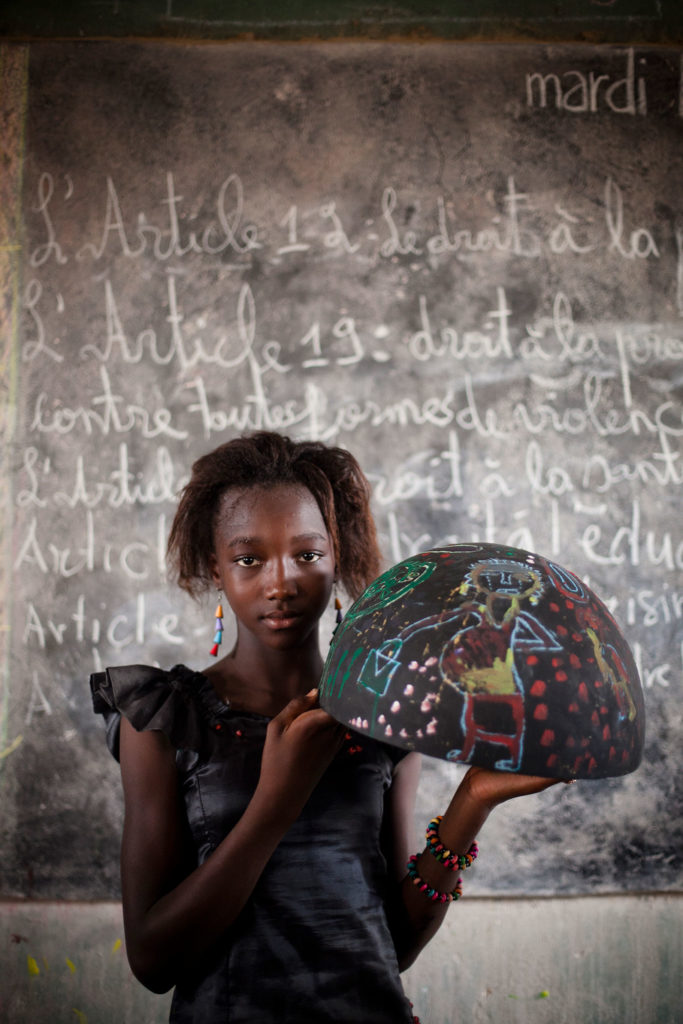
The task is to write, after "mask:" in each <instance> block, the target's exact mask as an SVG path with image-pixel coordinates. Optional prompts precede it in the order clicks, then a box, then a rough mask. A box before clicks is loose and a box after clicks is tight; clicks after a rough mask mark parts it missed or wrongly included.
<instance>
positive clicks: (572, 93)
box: [526, 49, 647, 115]
mask: <svg viewBox="0 0 683 1024" xmlns="http://www.w3.org/2000/svg"><path fill="white" fill-rule="evenodd" d="M640 63H641V64H644V63H645V61H644V58H641V59H640ZM526 105H527V107H552V106H554V107H555V108H556V109H557V110H567V111H569V112H570V113H574V114H585V113H591V114H594V113H597V112H598V111H600V110H603V111H610V112H611V113H613V114H633V115H635V114H639V115H644V114H647V92H646V83H645V79H644V78H643V77H641V76H639V75H636V71H635V57H634V54H633V50H632V49H630V50H627V51H626V73H625V74H624V75H623V76H622V77H620V78H616V77H614V76H613V75H612V74H606V73H605V72H604V71H602V72H598V71H592V70H591V71H576V70H571V71H564V72H562V74H556V73H555V72H550V73H548V74H543V73H541V72H540V71H533V72H530V73H528V74H527V75H526Z"/></svg>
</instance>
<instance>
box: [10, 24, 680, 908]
mask: <svg viewBox="0 0 683 1024" xmlns="http://www.w3.org/2000/svg"><path fill="white" fill-rule="evenodd" d="M4 52H5V61H6V64H5V65H3V67H4V68H5V69H6V68H7V67H9V66H10V65H11V67H14V69H15V70H14V78H13V79H12V81H14V83H15V88H14V89H5V90H4V91H3V93H2V95H3V102H4V103H5V105H6V106H8V105H9V106H12V104H13V106H12V109H11V110H10V111H9V113H7V116H6V118H5V122H6V124H7V125H8V126H9V127H12V126H13V131H14V135H13V136H12V138H14V142H13V143H12V153H14V155H15V157H16V154H17V153H19V154H20V155H21V154H23V155H24V157H25V159H24V161H23V170H22V168H21V166H20V162H19V164H18V163H17V161H16V160H15V165H16V174H15V177H14V178H13V179H12V180H13V181H14V182H15V184H16V188H17V191H16V194H15V195H14V198H13V197H12V195H10V196H9V199H10V200H11V202H9V204H8V205H6V206H5V207H4V208H5V209H6V211H8V212H6V213H5V214H3V217H4V221H3V223H5V225H6V227H5V231H6V237H5V239H4V240H3V247H2V252H3V254H4V256H3V259H4V260H5V265H6V266H7V267H8V268H9V271H8V273H9V278H8V279H11V280H12V281H14V291H13V289H12V287H8V288H6V289H5V292H4V296H5V302H6V306H7V309H8V310H9V313H8V315H7V317H6V323H7V325H8V326H7V331H6V334H5V338H6V347H7V357H6V359H5V363H4V366H5V374H6V382H5V383H6V387H7V389H8V390H7V397H8V399H9V404H8V409H9V411H10V413H12V415H10V416H9V417H8V418H7V419H6V422H5V434H6V440H7V445H6V452H7V459H6V464H5V470H4V477H3V483H4V485H5V493H6V495H7V496H8V499H7V501H6V503H5V506H4V508H5V520H6V526H7V527H8V529H10V530H11V534H8V537H9V539H8V542H7V544H6V545H5V575H4V579H5V584H4V590H5V596H6V598H7V602H8V603H9V605H10V615H9V622H8V625H9V631H8V632H7V633H6V634H5V636H4V640H5V643H6V650H7V656H6V659H5V679H4V702H3V704H2V716H3V718H2V749H1V750H0V754H1V755H2V757H1V758H0V764H1V766H2V779H1V782H0V786H1V787H2V801H3V815H2V823H1V825H0V829H1V833H0V864H1V865H2V868H1V869H0V870H1V871H2V891H3V893H4V895H5V896H35V897H45V898H48V897H49V898H91V897H107V896H115V895H116V893H117V891H118V889H117V886H118V880H117V878H118V865H117V856H118V854H117V851H118V842H119V831H120V825H121V797H120V781H119V778H118V772H117V768H116V765H115V764H114V763H113V761H111V759H110V758H109V755H108V753H107V752H106V751H105V749H104V736H103V727H102V723H101V722H100V721H99V720H97V719H95V717H94V716H93V714H92V712H91V709H90V702H89V694H88V686H87V680H88V675H89V673H90V672H91V671H92V670H95V669H98V668H100V667H101V666H103V665H107V664H131V663H136V662H146V663H158V664H161V665H164V666H170V665H172V664H174V663H176V662H180V661H183V662H185V663H187V664H189V665H191V666H193V667H197V668H201V667H203V666H204V665H205V664H206V663H207V662H208V648H209V646H210V641H211V633H212V622H213V607H212V606H209V604H207V605H206V606H205V607H195V605H193V604H192V602H190V601H189V600H185V599H184V598H183V597H182V595H181V594H180V593H179V592H176V591H174V590H173V589H172V588H171V587H170V586H169V584H168V582H167V579H166V575H165V570H164V545H165V536H166V532H167V529H168V525H169V522H170V517H171V516H172V513H173V507H174V495H175V494H176V492H177V490H178V488H179V487H180V486H181V485H182V483H183V480H184V479H185V478H186V474H187V472H188V469H189V466H190V464H191V461H192V460H193V459H194V458H195V457H196V456H197V455H199V454H200V453H203V452H204V451H207V450H209V449H210V448H212V447H213V446H215V445H217V444H218V443H220V442H222V441H225V440H227V439H228V438H230V437H232V436H234V435H235V434H237V433H239V432H240V431H242V430H249V429H253V428H260V427H265V428H272V429H278V430H282V431H285V432H288V433H291V434H293V435H295V436H297V437H318V438H322V439H323V440H325V441H328V442H332V443H337V444H341V445H344V446H347V447H348V448H350V449H351V450H353V451H354V452H355V453H356V454H357V455H358V456H359V458H360V460H361V462H362V464H363V466H364V468H365V469H366V471H367V473H368V475H369V477H370V480H371V482H372V486H373V502H374V509H375V512H376V516H377V521H378V527H379V531H380V534H381V540H382V545H383V549H384V553H385V556H386V560H387V563H393V562H395V561H398V560H400V559H402V558H405V557H408V556H409V555H411V554H413V553H415V552H418V551H420V550H423V549H425V548H429V547H434V546H437V545H439V544H451V543H458V542H460V541H470V540H471V541H487V542H494V543H504V544H509V545H513V546H518V547H522V548H525V549H527V550H531V551H536V552H539V553H540V554H543V555H545V556H547V557H549V558H552V559H553V560H555V561H557V562H559V563H560V564H561V565H564V566H566V567H567V568H570V569H571V570H573V571H574V572H576V573H578V575H579V576H581V577H582V578H584V579H585V580H586V581H587V582H588V583H589V585H590V586H591V587H592V588H593V589H594V590H595V591H596V592H597V593H598V595H599V596H600V597H601V598H602V599H603V600H604V601H606V603H607V604H608V606H609V608H610V609H611V611H612V612H613V614H614V615H615V617H616V618H617V621H618V622H619V623H620V624H621V626H622V628H623V629H624V631H625V632H626V634H627V636H628V638H629V640H630V643H631V646H632V649H633V652H634V655H635V659H636V662H637V664H638V667H639V670H640V673H641V676H642V680H643V685H644V688H645V694H646V702H647V712H648V733H647V738H646V750H645V759H644V763H643V766H642V767H641V768H640V769H639V770H638V771H637V772H636V773H635V774H632V775H629V776H627V777H625V778H623V779H618V780H608V781H605V782H586V783H579V784H577V785H575V786H573V787H571V789H567V788H566V787H563V786H560V787H557V789H554V790H552V791H550V792H548V793H545V794H543V795H542V796H539V797H537V798H536V797H535V798H533V799H532V800H530V801H528V802H525V803H524V804H519V805H518V806H512V805H511V806H510V807H507V808H504V809H502V810H501V811H500V812H498V813H497V815H496V816H494V817H493V818H492V819H491V821H490V822H489V824H488V825H487V828H486V830H485V833H484V837H483V844H482V845H483V850H482V856H481V857H480V859H479V861H478V863H477V869H476V872H473V876H476V877H473V878H472V880H471V882H470V890H469V891H471V892H481V893H489V892H490V893H503V892H505V893H513V894H514V893H519V894H521V893H549V892H563V893H565V892H566V893H572V892H575V893H581V892H608V891H620V890H643V889H645V890H656V889H659V890H667V889H673V888H676V887H677V886H679V885H680V882H681V850H682V849H683V842H682V839H683V835H682V820H683V815H682V811H683V799H682V795H681V786H680V779H681V777H683V775H682V771H681V769H682V767H683V765H682V763H681V760H682V754H681V751H682V750H683V736H682V735H681V728H682V726H681V723H682V719H681V714H680V703H681V674H682V673H681V669H682V658H683V632H682V630H681V620H682V618H683V584H682V578H681V569H682V567H683V538H682V537H681V506H680V497H679V495H680V484H681V480H682V479H683V469H682V461H681V455H680V447H681V435H682V434H683V424H682V421H681V403H680V385H681V367H682V362H683V319H682V317H683V209H682V208H681V184H682V183H683V147H682V145H681V143H682V141H683V138H682V136H683V101H682V100H681V96H682V95H683V92H682V88H681V69H682V59H683V53H682V52H681V51H678V50H673V49H666V50H663V49H662V50H660V49H642V48H638V47H630V48H623V49H622V48H600V47H578V46H570V45H562V46H553V47H540V46H529V45H515V46H506V45H499V44H492V45H486V46H477V45H473V44H468V45H458V46H453V45H449V44H447V43H433V44H426V45H423V46H416V47H407V46H405V45H402V44H391V43H377V44H375V43H364V44H354V43H349V44H344V45H343V46H341V45H337V44H325V43H316V44H313V43H311V44H302V45H300V46H297V47H288V46H286V45H281V44H266V45H262V44H250V43H234V44H231V45H230V46H227V47H225V46H224V47H221V46H217V45H204V46H201V47H196V46H190V45H177V44H176V45H168V44H166V45H165V44H149V43H148V44H143V43H121V42H119V43H116V42H106V43H105V42H102V43H63V44H58V43H54V42H43V43H36V44H35V45H32V46H31V47H30V54H29V56H30V59H29V62H28V68H27V69H26V68H25V67H24V64H23V63H22V59H23V58H22V54H23V55H25V52H26V51H25V49H22V48H20V47H17V48H16V49H13V48H12V47H9V46H8V47H5V50H4ZM7 61H9V64H7ZM3 73H5V72H3ZM17 83H18V84H17ZM24 86H26V87H27V88H24ZM10 115H12V116H10ZM13 118H14V119H13ZM9 137H10V136H8V138H9ZM6 145H7V146H8V147H9V143H6ZM9 155H11V153H10V154H9ZM20 170H22V175H23V177H22V178H21V186H22V192H21V206H20V208H19V206H18V205H15V206H12V202H14V203H15V204H18V203H19V192H18V188H19V184H18V183H19V178H18V174H19V171H20ZM10 191H11V190H10ZM12 211H14V212H16V217H13V213H12ZM12 274H14V276H13V277H12ZM13 295H16V303H15V304H14V305H13V299H12V296H13ZM12 312H14V313H15V314H16V315H15V319H14V321H13V320H12V317H11V315H10V314H12ZM13 323H14V325H15V326H14V327H12V324H13ZM459 777H460V774H459V769H457V768H455V767H453V766H450V765H448V764H446V763H444V762H430V763H428V766H427V769H426V771H425V779H424V784H423V791H422V795H421V801H420V802H421V807H420V811H419V814H418V818H417V821H419V822H420V823H423V821H424V820H425V815H427V816H428V815H430V814H431V813H435V812H438V811H440V810H442V808H443V806H444V803H445V801H446V800H447V798H448V794H449V792H450V791H451V790H452V788H453V787H454V785H455V784H456V782H457V780H458V778H459Z"/></svg>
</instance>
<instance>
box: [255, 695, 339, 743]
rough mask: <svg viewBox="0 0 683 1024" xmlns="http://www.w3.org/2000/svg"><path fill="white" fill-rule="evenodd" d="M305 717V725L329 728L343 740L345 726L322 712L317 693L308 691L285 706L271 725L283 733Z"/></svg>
mask: <svg viewBox="0 0 683 1024" xmlns="http://www.w3.org/2000/svg"><path fill="white" fill-rule="evenodd" d="M304 716H305V718H306V724H307V725H310V726H311V727H316V728H317V729H324V728H325V727H327V728H329V730H330V731H331V732H336V731H337V730H339V731H340V732H341V738H342V739H343V738H344V735H345V733H346V728H345V726H342V725H340V724H339V722H337V721H336V720H335V719H334V718H332V716H331V715H329V714H328V713H327V711H323V709H322V708H321V707H319V705H318V691H317V690H309V692H308V693H306V694H304V696H302V697H295V698H294V700H291V701H290V702H289V704H287V705H286V706H285V707H284V708H283V709H282V711H281V712H280V714H279V715H277V716H276V717H275V718H274V719H273V721H272V723H271V725H272V724H275V726H276V728H278V730H279V731H280V732H284V731H285V730H287V729H289V728H290V727H291V726H292V725H293V724H294V722H296V721H297V720H298V719H301V718H303V717H304Z"/></svg>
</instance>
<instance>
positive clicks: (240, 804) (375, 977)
mask: <svg viewBox="0 0 683 1024" xmlns="http://www.w3.org/2000/svg"><path fill="white" fill-rule="evenodd" d="M90 684H91V688H92V693H93V704H94V708H95V711H97V712H99V713H102V714H104V716H105V719H106V720H107V741H108V744H109V748H110V750H111V751H112V753H113V754H114V756H115V757H118V736H119V723H120V714H124V715H125V716H126V718H127V719H128V720H129V721H130V722H131V724H132V725H133V726H134V727H135V728H136V729H137V730H138V731H140V730H145V729H153V730H160V731H161V732H164V733H165V734H166V735H167V736H168V737H169V738H170V740H171V742H172V743H173V745H174V746H175V748H176V751H177V754H176V763H177V767H178V773H179V780H180V786H181V789H182V794H183V798H184V802H185V808H186V813H187V819H188V823H189V826H190V830H191V833H192V837H193V840H194V845H195V847H196V852H197V863H198V864H201V863H202V862H203V861H205V860H206V858H207V857H208V856H209V855H210V853H211V852H212V850H214V849H215V848H216V846H217V845H218V844H219V843H220V841H221V840H222V839H223V838H224V836H225V835H226V834H227V833H228V832H229V831H230V830H231V828H232V827H233V826H234V825H235V823H236V822H237V821H238V819H239V818H240V816H241V815H242V813H243V812H244V810H245V808H246V806H247V804H248V802H249V800H250V798H251V796H252V794H253V792H254V789H255V787H256V783H257V781H258V777H259V770H260V764H261V753H262V750H263V744H264V740H265V733H266V727H267V725H268V721H269V720H268V719H267V718H264V717H263V716H261V715H256V714H251V713H248V712H242V711H232V710H231V709H230V708H229V707H228V706H227V705H225V704H224V703H223V702H222V701H221V700H220V699H219V698H218V696H217V694H216V693H215V691H214V689H213V687H212V685H211V683H210V682H209V680H208V679H207V678H206V676H203V675H201V674H200V673H198V672H193V671H191V670H190V669H188V668H186V667H185V666H184V665H177V666H176V667H175V668H173V669H171V671H170V672H165V671H162V670H161V669H157V668H151V667H147V666H141V665H134V666H129V667H126V668H112V669H108V670H107V671H106V672H99V673H97V674H95V675H93V676H92V677H91V680H90ZM401 756H403V755H402V753H401V752H400V751H398V750H394V749H392V748H390V747H386V746H384V745H382V744H379V743H376V742H374V741H372V740H369V739H366V738H362V739H360V740H356V739H355V738H354V739H352V740H351V741H349V742H347V744H346V746H345V747H344V748H343V749H342V751H341V752H340V754H339V755H337V757H336V758H335V760H334V761H333V762H332V764H331V766H330V767H329V768H328V770H327V771H326V773H325V774H324V776H323V778H322V779H321V781H320V783H319V784H318V786H317V787H316V789H315V791H314V792H313V794H312V796H311V797H310V799H309V800H308V802H307V804H306V806H305V807H304V810H303V812H302V813H301V815H300V817H299V818H298V819H297V821H296V822H295V823H294V825H292V827H291V828H290V829H289V831H288V832H287V834H286V835H285V836H284V838H283V839H282V841H281V842H280V844H279V846H278V847H277V849H276V851H275V853H274V854H273V856H272V857H271V859H270V861H269V862H268V864H267V866H266V868H265V869H264V871H263V874H262V875H261V877H260V879H259V881H258V883H257V885H256V888H255V889H254V892H253V894H252V896H251V898H250V899H249V901H248V903H247V904H246V906H245V907H244V909H243V910H242V912H241V913H240V915H239V917H238V918H237V919H236V921H235V922H234V923H233V924H232V925H231V927H230V928H229V929H228V931H227V932H226V934H225V936H224V939H223V940H222V941H221V942H220V943H219V944H217V946H216V947H215V949H214V950H213V951H212V952H211V953H210V954H207V956H206V957H205V960H204V962H203V964H202V967H201V970H200V971H195V972H194V973H189V972H188V974H187V976H185V977H183V978H181V979H180V981H179V982H178V984H177V986H176V990H175V993H174V996H173V1003H172V1008H171V1017H170V1020H171V1021H172V1022H175V1024H189V1022H197V1024H199V1022H201V1024H217V1022H220V1024H228V1022H229V1024H238V1022H239V1024H270V1022H272V1024H276V1022H277V1024H328V1022H332V1021H334V1022H338V1024H351V1022H353V1021H359V1022H362V1024H403V1022H405V1024H410V1022H412V1020H413V1016H412V1013H411V1009H410V1004H409V1003H408V1000H407V999H406V997H405V995H404V993H403V989H402V986H401V982H400V978H399V972H398V964H397V961H396V954H395V951H394V946H393V942H392V939H391V935H390V933H389V928H388V925H387V921H386V916H385V911H384V898H385V895H386V889H387V884H388V880H387V872H386V864H385V861H384V858H383V856H382V853H381V851H380V844H379V833H380V825H381V820H382V813H383V805H384V795H385V793H386V791H387V789H388V787H389V786H390V784H391V777H392V772H393V769H394V765H395V763H396V762H397V761H398V760H399V759H400V757H401Z"/></svg>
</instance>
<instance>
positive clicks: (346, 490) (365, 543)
mask: <svg viewBox="0 0 683 1024" xmlns="http://www.w3.org/2000/svg"><path fill="white" fill-rule="evenodd" d="M275 484H298V485H300V486H303V487H306V488H307V489H308V490H309V491H310V492H311V494H312V495H313V497H314V498H315V500H316V502H317V504H318V507H319V509H320V512H321V514H322V517H323V520H324V522H325V526H326V527H327V532H328V533H329V535H330V537H331V539H332V545H333V549H334V555H335V561H336V565H337V572H338V575H339V579H340V581H341V583H342V584H343V586H344V588H345V590H346V591H347V593H348V594H349V596H350V597H352V598H355V597H357V596H358V595H359V594H360V593H362V591H363V590H364V589H365V587H366V586H367V585H368V584H369V583H371V582H372V580H373V579H374V578H375V577H376V576H377V574H378V573H379V569H380V564H381V556H380V552H379V547H378V544H377V535H376V532H375V523H374V520H373V518H372V513H371V511H370V485H369V484H368V481H367V479H366V478H365V476H364V474H363V471H362V470H361V468H360V466H359V465H358V462H357V461H356V459H355V458H354V457H353V455H351V453H350V452H347V451H346V450H345V449H343V448H332V447H328V446H327V445H324V444H322V443H320V442H318V441H299V442H296V441H292V440H291V439H290V438H289V437H285V436H284V435H282V434H276V433H271V432H269V431H260V432H258V433H255V434H252V435H250V436H244V437H237V438H235V439H234V440H232V441H228V442H227V443H226V444H222V445H220V446H219V447H218V448H216V449H215V450H214V451H212V452H209V453H208V455H203V456H202V457H201V458H199V459H197V461H196V462H195V463H194V465H193V466H192V476H191V477H190V480H189V483H188V484H187V485H186V486H185V487H184V488H183V490H182V492H181V495H180V502H179V504H178V508H177V510H176V514H175V517H174V519H173V524H172V526H171V532H170V534H169V538H168V551H167V554H168V561H169V566H170V568H171V571H172V574H173V576H174V578H175V580H176V582H177V583H178V585H179V586H180V587H182V588H183V590H186V591H187V592H188V593H189V594H191V595H192V596H193V597H199V595H200V594H202V593H203V592H204V591H205V590H207V589H208V588H209V587H210V586H211V571H210V559H211V555H212V554H213V552H214V531H215V528H216V524H217V521H218V517H219V514H220V509H221V500H222V498H223V495H224V494H225V492H226V491H227V490H229V489H230V488H233V487H241V488H243V487H269V486H272V485H275Z"/></svg>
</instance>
